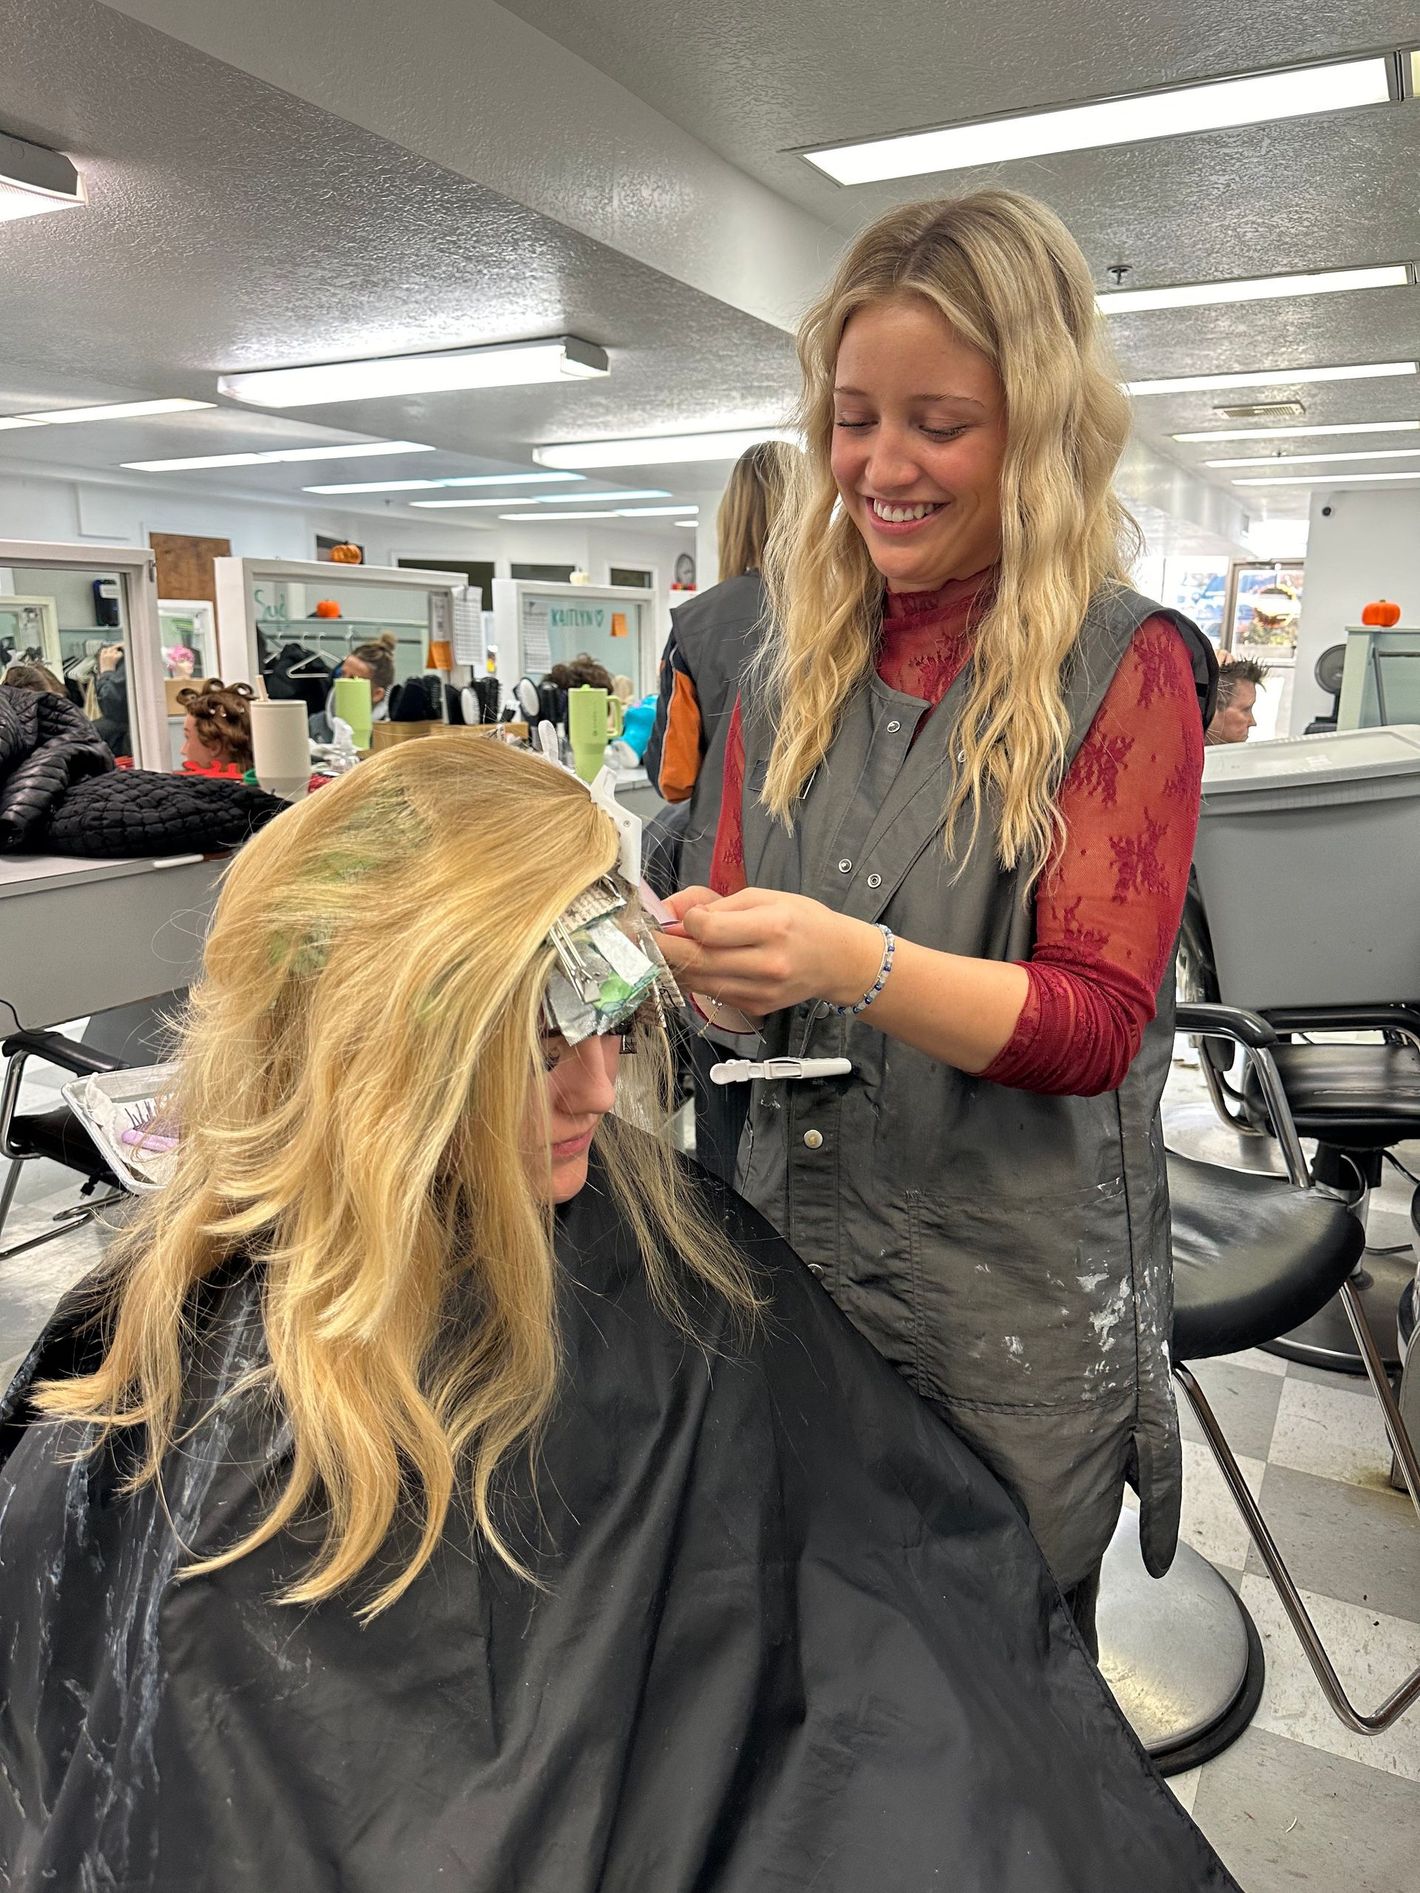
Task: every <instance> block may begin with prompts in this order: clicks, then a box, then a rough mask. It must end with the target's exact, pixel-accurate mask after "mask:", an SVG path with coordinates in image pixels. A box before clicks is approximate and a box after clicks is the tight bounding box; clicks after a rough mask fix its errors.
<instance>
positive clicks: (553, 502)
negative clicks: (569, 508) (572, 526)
mask: <svg viewBox="0 0 1420 1893" xmlns="http://www.w3.org/2000/svg"><path fill="white" fill-rule="evenodd" d="M669 498H670V489H669V488H668V487H664V486H629V487H627V488H626V489H625V491H624V492H619V493H539V494H538V495H537V503H538V505H539V506H558V505H560V504H561V503H562V501H563V500H571V501H573V502H575V503H576V504H577V505H580V504H581V503H582V501H583V500H586V501H588V502H589V503H590V504H592V505H595V504H596V502H597V501H598V500H668V499H669ZM680 511H681V512H684V511H685V508H684V507H683V506H682V507H681V508H680Z"/></svg>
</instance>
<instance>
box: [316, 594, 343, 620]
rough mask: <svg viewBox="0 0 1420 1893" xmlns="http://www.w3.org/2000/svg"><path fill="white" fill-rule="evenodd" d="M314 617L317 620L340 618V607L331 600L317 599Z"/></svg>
mask: <svg viewBox="0 0 1420 1893" xmlns="http://www.w3.org/2000/svg"><path fill="white" fill-rule="evenodd" d="M316 616H317V617H318V618H338V617H339V616H340V607H339V605H337V604H336V602H335V600H334V599H333V598H320V599H317V600H316Z"/></svg>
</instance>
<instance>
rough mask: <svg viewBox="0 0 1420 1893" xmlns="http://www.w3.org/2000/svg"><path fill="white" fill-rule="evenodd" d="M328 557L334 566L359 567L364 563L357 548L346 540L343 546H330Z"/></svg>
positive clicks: (362, 554) (362, 555) (363, 556)
mask: <svg viewBox="0 0 1420 1893" xmlns="http://www.w3.org/2000/svg"><path fill="white" fill-rule="evenodd" d="M330 556H331V559H332V561H333V562H334V563H335V564H336V565H360V564H362V563H363V562H364V558H365V555H364V553H363V552H362V551H361V550H360V548H359V546H354V545H351V543H350V541H349V540H348V539H347V540H346V541H345V543H344V545H339V546H332V547H331V548H330Z"/></svg>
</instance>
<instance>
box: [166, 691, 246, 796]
mask: <svg viewBox="0 0 1420 1893" xmlns="http://www.w3.org/2000/svg"><path fill="white" fill-rule="evenodd" d="M254 694H255V693H254V692H253V690H252V688H251V686H250V684H224V683H223V682H222V681H221V679H220V678H218V677H208V678H204V679H203V681H202V682H200V683H196V684H194V685H193V686H192V688H191V689H190V690H181V691H179V692H178V702H179V703H180V704H181V705H182V707H183V710H184V712H185V715H184V718H183V726H182V766H183V772H184V774H186V775H192V776H244V775H245V774H246V772H247V771H248V770H249V769H250V768H251V766H252V751H251V701H252V697H253V696H254Z"/></svg>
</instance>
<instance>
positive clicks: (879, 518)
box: [864, 494, 951, 539]
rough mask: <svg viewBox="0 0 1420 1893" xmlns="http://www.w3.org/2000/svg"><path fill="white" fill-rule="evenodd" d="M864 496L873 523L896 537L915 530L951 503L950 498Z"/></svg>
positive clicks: (880, 529) (898, 537)
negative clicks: (896, 498) (903, 498)
mask: <svg viewBox="0 0 1420 1893" xmlns="http://www.w3.org/2000/svg"><path fill="white" fill-rule="evenodd" d="M864 498H865V499H866V500H867V502H868V515H869V517H870V519H871V520H872V523H873V525H874V526H875V527H876V528H877V529H878V530H879V531H880V532H885V533H888V534H890V535H891V536H892V537H893V538H894V539H900V538H903V537H904V536H905V535H906V534H908V533H911V532H913V531H914V530H915V529H916V528H917V527H918V526H920V525H922V524H923V522H924V521H925V520H928V519H935V518H936V517H937V514H938V513H940V512H942V511H944V509H945V508H946V507H947V506H949V505H950V504H951V502H950V500H880V499H877V498H876V497H874V495H872V494H865V495H864Z"/></svg>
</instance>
